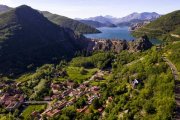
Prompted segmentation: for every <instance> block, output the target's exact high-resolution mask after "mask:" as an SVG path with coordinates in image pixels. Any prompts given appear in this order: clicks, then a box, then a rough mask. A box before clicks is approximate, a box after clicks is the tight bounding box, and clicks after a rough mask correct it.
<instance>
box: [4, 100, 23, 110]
mask: <svg viewBox="0 0 180 120" xmlns="http://www.w3.org/2000/svg"><path fill="white" fill-rule="evenodd" d="M20 105H21V103H20V102H16V101H12V102H10V104H9V105H8V106H7V107H6V110H7V111H13V110H15V109H16V108H18V107H20Z"/></svg>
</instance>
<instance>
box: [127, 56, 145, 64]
mask: <svg viewBox="0 0 180 120" xmlns="http://www.w3.org/2000/svg"><path fill="white" fill-rule="evenodd" d="M143 60H144V57H142V58H140V59H138V60H134V61H132V62H130V63H128V64H126V66H131V65H133V64H135V63H137V62H139V61H143Z"/></svg>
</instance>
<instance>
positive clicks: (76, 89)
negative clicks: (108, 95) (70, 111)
mask: <svg viewBox="0 0 180 120" xmlns="http://www.w3.org/2000/svg"><path fill="white" fill-rule="evenodd" d="M51 89H52V92H53V95H52V96H45V97H44V100H45V101H52V100H55V99H56V100H57V101H56V102H54V103H53V104H51V106H50V108H47V109H46V110H45V111H44V112H43V113H42V114H43V116H46V117H47V118H52V117H54V116H56V115H57V114H59V113H60V112H61V110H62V109H63V108H64V107H67V106H70V105H73V104H75V103H76V101H77V100H78V99H79V98H80V97H82V96H83V95H85V96H87V98H88V99H87V101H86V102H87V105H86V106H85V108H88V105H90V104H92V102H93V100H94V99H95V98H100V94H99V90H100V88H99V87H98V86H90V85H89V83H82V84H80V85H78V84H76V83H74V82H73V81H66V82H62V83H51ZM67 99H68V100H67ZM85 108H82V109H77V112H83V111H84V110H85ZM83 109H84V110H83ZM32 114H33V113H32Z"/></svg>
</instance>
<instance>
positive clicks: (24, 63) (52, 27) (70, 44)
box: [0, 5, 86, 75]
mask: <svg viewBox="0 0 180 120" xmlns="http://www.w3.org/2000/svg"><path fill="white" fill-rule="evenodd" d="M84 48H86V41H85V38H84V37H83V36H80V35H76V34H75V33H74V32H73V31H72V30H70V29H67V28H61V27H59V26H58V25H56V24H54V23H52V22H50V21H49V20H47V19H46V18H45V17H44V16H43V15H42V14H40V13H39V12H38V11H36V10H34V9H32V8H30V7H28V6H25V5H24V6H20V7H17V8H16V9H13V10H11V11H9V12H6V13H4V14H1V15H0V68H1V69H0V73H6V74H8V75H10V74H11V75H13V74H19V73H21V72H23V71H27V70H28V69H31V68H33V67H35V66H39V65H41V64H44V63H49V62H56V61H57V60H59V59H62V58H63V59H65V58H69V57H72V56H73V55H74V53H75V52H76V51H79V50H82V49H84Z"/></svg>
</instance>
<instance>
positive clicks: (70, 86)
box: [66, 80, 75, 89]
mask: <svg viewBox="0 0 180 120" xmlns="http://www.w3.org/2000/svg"><path fill="white" fill-rule="evenodd" d="M66 85H67V87H68V88H70V89H72V88H74V86H75V83H74V82H73V81H70V80H68V81H67V82H66Z"/></svg>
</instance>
